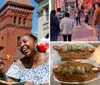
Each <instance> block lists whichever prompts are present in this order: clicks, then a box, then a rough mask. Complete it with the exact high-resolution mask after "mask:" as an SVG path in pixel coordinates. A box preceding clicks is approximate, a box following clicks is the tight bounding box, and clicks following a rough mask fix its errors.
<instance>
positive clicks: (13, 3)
mask: <svg viewBox="0 0 100 85" xmlns="http://www.w3.org/2000/svg"><path fill="white" fill-rule="evenodd" d="M8 5H14V6H19V7H24V8H29V9H31V10H34V7H33V6H30V5H25V4H21V3H16V2H12V1H8V2H7V3H5V4H4V5H3V6H2V8H1V9H0V13H1V12H2V10H3V9H5V8H6V7H7V6H8Z"/></svg>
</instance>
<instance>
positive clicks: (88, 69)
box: [53, 61, 97, 82]
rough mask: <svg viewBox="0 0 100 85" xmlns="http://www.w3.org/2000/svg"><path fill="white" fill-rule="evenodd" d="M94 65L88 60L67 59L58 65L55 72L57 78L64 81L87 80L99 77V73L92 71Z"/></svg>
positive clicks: (54, 69)
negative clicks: (87, 61)
mask: <svg viewBox="0 0 100 85" xmlns="http://www.w3.org/2000/svg"><path fill="white" fill-rule="evenodd" d="M92 68H95V66H94V65H92V64H90V63H86V62H78V61H67V62H64V63H62V64H59V65H56V66H54V68H53V73H54V76H55V78H56V79H58V80H59V81H63V82H85V81H89V80H92V79H95V78H96V77H97V73H96V72H93V71H92Z"/></svg>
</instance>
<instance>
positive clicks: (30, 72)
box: [6, 62, 49, 84]
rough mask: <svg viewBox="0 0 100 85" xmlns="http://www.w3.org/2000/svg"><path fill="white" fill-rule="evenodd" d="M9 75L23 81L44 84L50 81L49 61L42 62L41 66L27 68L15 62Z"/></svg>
mask: <svg viewBox="0 0 100 85" xmlns="http://www.w3.org/2000/svg"><path fill="white" fill-rule="evenodd" d="M6 75H7V77H11V78H14V79H20V80H21V81H29V82H31V83H33V84H43V83H48V82H49V62H47V63H44V64H41V65H40V66H37V67H34V68H31V69H26V68H23V67H21V66H19V65H18V64H16V63H13V64H12V65H11V66H10V68H9V70H8V72H7V73H6Z"/></svg>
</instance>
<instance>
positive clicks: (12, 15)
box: [0, 0, 34, 70]
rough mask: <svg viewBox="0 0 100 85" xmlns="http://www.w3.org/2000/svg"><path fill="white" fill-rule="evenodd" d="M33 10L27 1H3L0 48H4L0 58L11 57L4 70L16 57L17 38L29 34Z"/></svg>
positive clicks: (0, 18) (0, 10)
mask: <svg viewBox="0 0 100 85" xmlns="http://www.w3.org/2000/svg"><path fill="white" fill-rule="evenodd" d="M33 9H34V7H33V6H32V4H31V3H30V1H29V0H5V3H4V4H3V6H2V8H1V9H0V46H3V47H4V49H3V50H2V51H0V56H3V57H6V55H7V54H9V55H10V56H11V60H10V61H7V62H6V66H5V68H6V69H5V70H7V69H8V67H9V66H10V65H11V63H12V62H13V57H14V56H16V52H17V41H18V38H19V36H21V35H23V34H26V33H31V28H32V14H33Z"/></svg>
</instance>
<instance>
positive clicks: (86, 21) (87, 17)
mask: <svg viewBox="0 0 100 85" xmlns="http://www.w3.org/2000/svg"><path fill="white" fill-rule="evenodd" d="M84 21H85V23H86V26H87V25H88V22H89V16H88V13H87V14H86V16H85V20H84Z"/></svg>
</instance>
